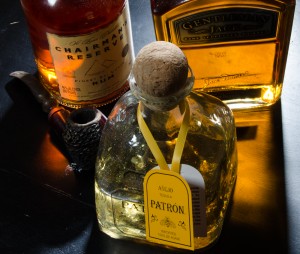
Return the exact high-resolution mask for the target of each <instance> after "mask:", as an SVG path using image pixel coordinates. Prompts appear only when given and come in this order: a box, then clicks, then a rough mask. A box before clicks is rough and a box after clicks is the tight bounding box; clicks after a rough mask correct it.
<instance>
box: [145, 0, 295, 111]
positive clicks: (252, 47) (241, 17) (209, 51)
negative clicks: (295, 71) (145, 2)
mask: <svg viewBox="0 0 300 254" xmlns="http://www.w3.org/2000/svg"><path fill="white" fill-rule="evenodd" d="M295 4H296V1H295V0H282V1H278V0H250V1H239V0H225V1H223V0H204V1H203V0H170V1H163V0H151V9H152V16H153V23H154V28H155V33H156V38H157V40H165V41H170V42H172V43H174V44H176V45H178V46H179V47H180V48H181V49H182V50H183V52H184V53H185V55H186V56H187V58H188V60H189V64H190V66H191V68H192V70H193V72H194V75H195V87H194V90H195V92H198V91H201V92H208V93H211V94H212V95H215V96H217V97H218V98H219V99H222V100H223V101H224V102H226V103H227V105H228V106H229V107H230V108H231V109H232V110H234V111H235V110H247V109H255V108H265V107H267V106H270V105H273V104H274V103H276V101H278V99H279V98H280V96H281V93H282V87H283V81H284V73H285V67H286V61H287V56H288V48H289V41H290V35H291V29H292V22H293V17H294V9H295Z"/></svg>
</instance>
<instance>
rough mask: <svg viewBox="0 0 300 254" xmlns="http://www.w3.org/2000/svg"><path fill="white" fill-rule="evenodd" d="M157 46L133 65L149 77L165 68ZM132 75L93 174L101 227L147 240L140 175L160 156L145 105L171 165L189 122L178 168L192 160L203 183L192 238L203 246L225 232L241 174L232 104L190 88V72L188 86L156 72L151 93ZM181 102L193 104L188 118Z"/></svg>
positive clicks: (163, 55)
mask: <svg viewBox="0 0 300 254" xmlns="http://www.w3.org/2000/svg"><path fill="white" fill-rule="evenodd" d="M157 43H166V42H157ZM153 44H155V42H154V43H153ZM169 44H171V43H169ZM150 45H152V44H150ZM173 46H175V45H173ZM146 47H147V46H145V47H144V48H146ZM144 48H143V49H144ZM159 48H160V47H159V46H158V54H156V56H155V57H154V58H160V60H159V61H161V62H163V64H165V62H167V61H169V60H170V61H172V60H171V59H172V57H170V55H168V54H167V53H166V52H167V51H168V50H165V49H162V50H159ZM143 49H142V50H141V52H142V51H143ZM153 51H155V50H152V51H151V50H149V51H148V52H146V64H144V65H143V64H141V63H140V62H138V63H137V62H135V64H134V66H136V65H141V66H140V68H141V69H143V70H144V72H145V75H146V76H147V75H148V74H147V72H151V73H154V72H161V73H166V72H167V71H168V70H164V69H163V68H160V67H161V66H162V65H163V64H162V65H161V64H160V63H158V61H157V62H156V63H155V64H154V65H152V67H151V61H152V60H153V54H152V53H153ZM141 52H140V53H139V54H138V56H137V60H138V59H140V57H139V56H140V54H141ZM176 54H177V53H176ZM174 64H175V63H174ZM149 66H150V67H149ZM138 67H139V66H138ZM148 67H149V68H148ZM147 68H148V69H147ZM134 69H135V68H134ZM146 69H147V70H146ZM134 77H136V75H134V76H132V77H131V79H130V87H131V90H130V91H128V92H127V93H126V94H125V95H123V96H122V97H121V98H120V99H119V101H118V102H117V103H116V105H115V107H114V109H113V110H112V112H111V114H110V115H109V117H108V120H107V122H106V124H105V126H104V129H103V132H102V136H101V140H100V144H99V151H98V156H97V161H96V176H95V197H96V211H97V218H98V222H99V227H100V229H101V230H102V231H103V232H105V233H106V234H108V235H110V236H111V237H113V238H124V239H136V240H138V239H139V240H141V241H146V230H145V207H144V194H145V193H144V190H143V184H144V183H143V182H144V178H145V175H146V174H147V173H148V172H149V171H150V170H151V169H153V168H154V167H156V166H157V165H158V164H159V163H158V159H157V157H156V156H155V153H154V151H153V147H151V145H150V144H149V142H148V141H147V139H146V138H145V137H146V136H145V135H144V131H142V127H141V125H140V123H139V121H138V117H137V115H139V114H138V112H139V111H140V116H142V119H144V121H145V123H146V125H147V126H148V128H149V131H150V133H151V134H152V135H153V138H154V141H155V143H156V144H157V145H158V149H159V150H161V153H162V155H163V157H164V158H165V161H166V163H167V164H171V162H172V157H173V154H174V150H175V147H176V146H177V143H179V140H180V138H179V137H178V135H179V133H180V129H181V126H182V125H183V122H184V121H186V124H187V125H188V126H189V127H188V132H187V134H186V140H185V143H183V145H184V148H183V152H182V155H181V161H180V164H181V167H183V166H182V165H189V166H191V167H193V168H195V170H197V172H200V174H201V176H202V177H203V180H204V183H205V194H204V195H205V200H206V202H205V203H204V204H202V206H203V207H202V209H203V210H204V219H203V220H205V221H206V226H205V227H204V228H202V231H203V230H204V233H203V234H202V235H201V236H198V235H197V236H196V235H195V237H194V238H193V239H194V240H193V241H194V245H195V249H202V248H205V247H207V246H209V245H211V244H212V243H214V242H215V241H216V240H217V238H218V237H219V235H220V233H221V229H222V225H223V221H224V217H225V214H226V210H227V207H228V205H229V202H230V199H231V196H232V193H233V188H234V184H235V181H236V176H237V151H236V134H235V124H234V118H233V115H232V111H231V110H230V109H229V107H228V106H227V105H226V104H224V103H223V102H222V101H220V100H219V99H217V98H215V97H212V96H211V95H208V94H204V93H201V92H199V93H198V94H195V93H193V92H191V90H192V87H193V83H194V77H193V76H192V74H191V73H190V76H189V77H188V78H187V81H186V82H184V86H179V87H178V86H177V88H176V89H175V90H174V91H173V92H170V91H167V90H166V91H162V90H161V89H160V88H161V87H162V86H161V83H162V82H161V80H162V79H168V78H167V75H165V76H164V77H161V78H158V79H160V81H157V80H156V81H157V82H158V83H160V86H157V88H158V90H156V89H155V88H154V89H150V90H152V92H153V93H152V95H149V92H148V91H146V89H147V88H146V87H143V88H140V87H142V86H139V85H138V83H137V81H136V80H137V79H135V78H134ZM138 80H139V81H141V80H143V78H140V79H138ZM174 80H176V78H175V79H174ZM145 82H147V80H145ZM178 82H180V81H179V80H178ZM153 83H155V82H154V81H153ZM174 86H175V87H176V84H174ZM153 87H155V85H153ZM153 87H152V88H153ZM148 88H149V87H148ZM150 90H149V91H150ZM162 93H163V94H164V95H163V96H162V95H161V94H162ZM153 94H156V95H153ZM183 104H185V105H186V107H187V108H188V109H189V111H190V114H188V117H189V120H188V121H187V120H184V113H183V110H182V105H183ZM160 170H162V171H163V169H159V171H160ZM173 187H174V186H173ZM148 191H149V190H148ZM150 191H151V190H150ZM153 191H156V190H153ZM195 216H196V215H195ZM175 224H176V225H177V224H178V223H175ZM195 230H196V231H197V228H196V229H195Z"/></svg>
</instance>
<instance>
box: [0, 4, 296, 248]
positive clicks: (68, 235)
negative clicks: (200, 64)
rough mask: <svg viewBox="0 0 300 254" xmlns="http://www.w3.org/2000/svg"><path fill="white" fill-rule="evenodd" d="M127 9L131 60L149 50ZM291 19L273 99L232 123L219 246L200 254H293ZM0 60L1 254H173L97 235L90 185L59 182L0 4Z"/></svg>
mask: <svg viewBox="0 0 300 254" xmlns="http://www.w3.org/2000/svg"><path fill="white" fill-rule="evenodd" d="M130 7H131V15H132V30H133V39H134V45H135V52H136V53H137V52H138V51H139V50H140V49H141V48H142V47H143V46H144V45H145V44H147V43H149V42H151V41H153V40H155V36H154V31H153V24H152V18H151V12H150V0H130ZM299 14H300V7H299V8H298V6H297V9H296V14H295V20H294V26H293V32H292V38H291V44H290V52H289V57H288V63H287V68H286V76H285V81H284V89H283V94H282V99H281V100H280V101H279V102H278V103H277V104H276V105H274V106H273V107H271V108H269V109H268V110H265V111H262V112H250V113H247V114H246V115H245V114H237V115H236V120H237V124H238V128H237V133H238V153H239V168H238V179H237V184H236V188H235V193H234V197H233V202H232V205H231V206H230V209H229V211H228V216H227V219H226V221H225V225H224V228H223V231H222V235H221V237H220V239H219V241H218V243H217V244H216V245H215V246H214V247H212V248H211V249H210V250H208V251H206V252H204V253H251V254H252V253H290V254H296V253H300V233H299V232H300V152H299V150H300V119H299V111H300V101H299V94H300V81H299V70H300V69H299V66H300V37H299V34H300V31H299V27H300V20H299V16H300V15H299ZM0 52H1V54H0V253H1V254H2V253H3V254H9V253H11V254H15V253H30V254H40V253H43V254H52V253H53V254H54V253H55V254H56V253H58V254H67V253H72V254H73V253H76V254H81V253H98V254H100V253H105V254H106V253H108V254H109V253H111V254H122V253H132V254H135V253H140V254H147V253H157V254H159V253H175V251H173V252H172V251H170V250H165V249H162V248H159V247H153V246H149V245H143V244H139V243H134V242H131V241H121V240H114V239H111V238H109V237H108V236H106V235H104V234H103V233H101V232H100V231H99V230H98V227H97V222H96V216H95V206H94V189H93V177H91V176H88V175H87V176H78V175H76V174H74V173H72V172H69V173H67V172H66V167H67V165H68V161H67V159H66V157H65V156H64V153H63V151H62V149H61V146H60V143H59V142H58V141H57V140H56V139H55V137H54V136H53V135H52V134H51V132H50V130H49V126H48V122H47V115H45V113H43V112H42V110H41V107H40V105H39V104H38V103H37V102H36V101H35V100H34V99H33V97H32V95H31V93H30V91H29V90H28V89H27V88H26V87H25V86H24V84H22V83H21V82H20V81H19V80H17V79H14V78H11V77H10V76H9V73H11V72H13V71H16V70H23V71H27V72H30V73H35V72H36V66H35V63H34V59H33V53H32V48H31V44H30V40H29V37H28V31H27V27H26V23H25V20H24V16H23V12H22V10H21V6H20V2H19V1H18V0H1V2H0ZM109 110H110V108H109V107H106V108H103V111H104V112H105V113H109ZM181 253H182V252H181Z"/></svg>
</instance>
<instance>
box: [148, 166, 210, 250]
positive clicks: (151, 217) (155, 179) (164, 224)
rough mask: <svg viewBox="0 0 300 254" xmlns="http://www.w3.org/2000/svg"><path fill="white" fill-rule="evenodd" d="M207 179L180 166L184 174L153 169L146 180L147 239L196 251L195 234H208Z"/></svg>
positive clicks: (186, 167)
mask: <svg viewBox="0 0 300 254" xmlns="http://www.w3.org/2000/svg"><path fill="white" fill-rule="evenodd" d="M204 189H205V188H204V180H203V178H202V176H201V174H200V172H199V171H198V170H196V169H195V168H193V167H191V166H189V165H181V174H178V173H177V172H174V171H171V170H163V169H157V168H156V169H155V168H154V169H152V170H150V171H149V172H148V173H147V174H146V176H145V179H144V209H145V223H146V238H147V240H148V241H150V242H154V243H158V244H163V245H168V246H172V247H176V248H181V249H188V250H194V237H198V236H206V216H205V197H204V195H205V194H204Z"/></svg>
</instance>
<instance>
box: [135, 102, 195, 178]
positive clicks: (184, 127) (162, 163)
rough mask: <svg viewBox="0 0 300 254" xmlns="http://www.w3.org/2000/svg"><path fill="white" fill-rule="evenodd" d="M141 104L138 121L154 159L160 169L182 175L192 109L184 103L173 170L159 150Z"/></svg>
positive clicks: (173, 159) (138, 110) (172, 165)
mask: <svg viewBox="0 0 300 254" xmlns="http://www.w3.org/2000/svg"><path fill="white" fill-rule="evenodd" d="M140 104H141V102H140V103H139V105H138V109H137V120H138V124H139V127H140V130H141V132H142V134H143V136H144V138H145V140H146V142H147V145H148V146H149V148H150V150H151V152H152V154H153V156H154V158H155V159H156V162H157V163H158V165H159V167H160V168H161V169H164V170H172V171H174V172H177V173H180V160H181V157H182V152H183V148H184V144H185V140H186V136H187V133H188V128H189V122H190V108H189V105H188V104H187V103H186V102H183V104H182V105H180V106H184V112H183V115H184V116H183V120H182V123H181V127H180V130H179V133H178V137H177V142H176V145H175V149H174V153H173V158H172V164H171V169H170V168H169V166H168V164H167V162H166V160H165V157H164V155H163V154H162V152H161V150H160V149H159V146H158V145H157V142H156V141H155V139H154V137H153V135H152V133H151V131H150V130H149V128H148V126H147V124H146V122H145V120H144V118H143V116H142V114H141V109H140Z"/></svg>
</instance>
